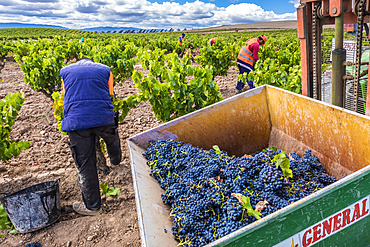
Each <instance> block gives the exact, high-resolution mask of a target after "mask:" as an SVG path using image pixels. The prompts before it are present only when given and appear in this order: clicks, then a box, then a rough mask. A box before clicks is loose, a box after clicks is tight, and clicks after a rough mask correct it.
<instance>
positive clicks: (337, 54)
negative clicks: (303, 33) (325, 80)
mask: <svg viewBox="0 0 370 247" xmlns="http://www.w3.org/2000/svg"><path fill="white" fill-rule="evenodd" d="M344 61H346V50H345V49H343V14H341V15H339V16H338V17H335V50H334V51H333V61H332V68H333V69H332V78H333V79H332V104H333V105H336V106H340V107H344V99H345V95H344V93H345V88H344V86H345V85H344V80H343V76H344V75H345V67H344V66H343V62H344Z"/></svg>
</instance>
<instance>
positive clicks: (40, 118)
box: [0, 61, 238, 247]
mask: <svg viewBox="0 0 370 247" xmlns="http://www.w3.org/2000/svg"><path fill="white" fill-rule="evenodd" d="M136 69H137V70H143V69H142V67H141V66H140V65H138V66H137V67H136ZM144 72H146V71H144ZM23 75H24V74H23V72H22V70H21V69H20V67H19V65H18V64H17V63H15V62H11V61H9V62H7V63H6V65H5V67H4V69H3V70H2V72H1V73H0V77H1V78H2V79H3V80H4V82H0V89H1V91H0V99H3V98H4V97H5V96H6V94H8V93H9V92H19V91H23V92H24V94H25V96H26V101H25V103H24V105H23V107H22V109H21V111H20V112H19V116H18V118H17V119H16V122H15V125H14V126H13V131H12V133H11V138H12V139H13V140H27V141H30V142H32V145H31V147H30V148H29V149H28V150H25V151H23V153H21V154H20V155H19V156H18V157H16V158H13V159H12V160H11V161H9V162H7V163H0V192H7V193H12V192H16V191H18V190H20V189H22V188H26V187H28V186H31V185H34V184H37V183H41V182H45V181H51V180H56V179H57V178H60V198H61V207H62V215H61V218H60V220H59V221H57V222H56V223H54V224H53V225H51V226H49V227H46V228H44V229H41V230H38V231H35V232H32V233H25V234H21V233H18V234H10V235H7V236H5V237H3V238H0V246H25V245H26V244H27V243H30V242H34V241H37V242H39V243H40V244H41V246H43V247H51V246H63V247H74V246H97V247H98V246H101V247H106V246H110V247H115V246H140V236H139V228H138V221H137V213H136V205H135V194H134V189H133V183H132V177H131V169H130V157H129V153H128V149H127V145H126V141H125V139H126V138H129V137H131V136H133V135H135V134H138V133H140V132H142V131H145V130H148V129H150V128H153V127H156V126H158V125H159V124H161V122H160V121H159V120H157V119H156V117H155V116H154V113H153V111H152V108H151V106H150V104H149V103H141V104H140V105H139V107H138V108H136V109H133V110H131V111H130V113H129V115H128V116H127V117H126V119H125V120H124V122H123V123H122V124H120V126H119V135H120V138H121V145H122V152H123V159H122V163H121V164H122V165H121V166H119V167H117V168H113V169H112V171H111V172H110V173H109V174H108V175H102V174H100V175H99V179H100V181H101V182H102V183H104V182H108V183H109V185H110V186H114V187H118V188H120V189H121V194H120V195H119V196H117V197H108V198H105V196H103V197H102V199H103V200H102V209H103V212H102V214H101V215H99V216H79V215H76V214H75V213H74V212H73V209H72V204H73V202H74V201H81V200H82V199H81V194H80V189H79V187H78V184H77V182H76V177H77V169H76V167H75V165H74V162H73V159H72V156H71V152H70V150H69V147H68V137H67V136H64V135H62V133H60V132H59V131H58V128H57V124H56V120H55V118H54V116H53V111H52V100H51V99H50V98H48V97H46V96H45V95H44V94H42V93H40V92H35V91H32V90H31V89H30V87H29V86H28V85H26V84H24V81H23ZM237 76H238V69H237V68H236V67H232V68H230V70H229V71H228V75H227V76H226V77H216V78H215V81H216V82H218V84H219V86H220V91H221V93H222V95H223V97H224V98H228V97H230V96H233V95H234V93H235V86H236V81H237ZM115 92H116V94H117V96H118V97H120V98H124V97H127V96H128V95H130V94H135V93H137V89H136V88H135V87H134V82H133V81H132V79H129V80H127V81H125V83H124V84H123V86H122V87H120V86H119V85H117V86H115Z"/></svg>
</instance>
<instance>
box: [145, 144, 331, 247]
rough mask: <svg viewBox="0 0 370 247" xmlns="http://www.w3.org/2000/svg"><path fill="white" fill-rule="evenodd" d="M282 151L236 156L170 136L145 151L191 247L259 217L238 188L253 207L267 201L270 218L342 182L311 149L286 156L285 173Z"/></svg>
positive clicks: (179, 234) (178, 234) (180, 234)
mask: <svg viewBox="0 0 370 247" xmlns="http://www.w3.org/2000/svg"><path fill="white" fill-rule="evenodd" d="M281 152H282V151H281V150H276V149H275V148H271V149H267V150H263V151H261V152H256V153H253V154H252V155H249V156H246V157H235V156H228V154H227V153H226V152H224V151H220V152H217V151H215V150H213V149H212V150H203V149H201V148H198V147H193V146H192V145H190V144H184V143H182V142H178V141H174V140H172V139H169V140H160V141H156V142H154V141H150V142H149V147H148V149H147V151H146V152H145V153H144V154H143V155H144V157H145V158H146V159H147V160H148V162H147V164H148V165H149V166H150V167H151V172H150V174H151V175H152V176H153V177H154V178H155V179H156V180H157V181H158V182H159V183H160V186H161V188H162V189H164V190H165V193H164V194H162V200H163V202H164V203H166V204H169V205H170V206H171V216H173V219H174V225H173V227H172V231H173V235H174V236H175V239H176V240H178V241H179V242H180V244H181V245H183V246H189V247H190V246H203V245H206V244H208V243H210V242H213V241H214V240H216V239H218V238H221V237H223V236H225V235H227V234H229V233H231V232H233V231H235V230H238V229H240V228H241V227H243V226H246V225H248V224H250V223H252V222H254V221H256V220H257V219H256V218H255V217H252V216H248V214H247V212H246V209H245V208H244V207H243V206H242V205H241V203H240V201H238V199H237V198H235V197H234V196H232V195H231V194H232V193H240V194H242V195H244V196H248V197H249V198H250V204H251V206H252V208H253V209H255V208H256V205H257V203H258V202H261V201H267V203H268V204H266V205H265V207H264V208H263V209H262V210H261V211H260V212H261V214H262V215H261V217H264V216H266V215H269V214H271V213H273V212H275V211H277V210H279V209H281V208H283V207H286V206H288V205H289V204H291V203H293V202H295V201H298V200H300V199H301V198H303V197H305V196H308V195H309V194H311V193H313V192H315V191H317V190H319V189H321V188H324V187H325V186H327V185H329V184H331V183H333V182H335V181H337V179H335V178H334V177H332V176H329V175H328V174H326V172H325V171H324V170H323V166H322V165H321V164H320V163H319V160H318V159H317V158H316V157H313V156H312V155H311V150H309V149H308V150H307V151H306V152H305V154H304V157H303V158H301V157H300V156H299V155H297V154H296V153H291V154H289V156H286V155H285V157H286V158H288V157H289V160H290V169H291V170H292V172H293V177H285V176H283V172H282V170H281V168H280V167H277V166H276V164H275V163H276V162H274V161H273V159H274V157H275V156H276V155H278V154H280V153H281Z"/></svg>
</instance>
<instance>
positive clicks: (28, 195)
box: [0, 178, 60, 233]
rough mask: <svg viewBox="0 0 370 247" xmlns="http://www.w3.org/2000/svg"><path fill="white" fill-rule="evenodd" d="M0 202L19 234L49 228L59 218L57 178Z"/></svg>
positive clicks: (9, 196) (18, 192) (2, 199)
mask: <svg viewBox="0 0 370 247" xmlns="http://www.w3.org/2000/svg"><path fill="white" fill-rule="evenodd" d="M0 202H1V204H3V206H4V209H5V210H6V212H7V214H8V216H9V219H10V220H11V221H12V223H13V225H14V227H15V229H16V230H17V231H18V232H20V233H26V232H32V231H36V230H38V229H41V228H44V227H46V226H49V225H51V224H53V223H54V222H56V221H57V220H58V219H59V217H60V194H59V178H58V179H57V180H56V181H48V182H44V183H40V184H36V185H33V186H31V187H28V188H25V189H22V190H20V191H17V192H15V193H13V194H10V195H7V196H5V197H3V198H1V199H0Z"/></svg>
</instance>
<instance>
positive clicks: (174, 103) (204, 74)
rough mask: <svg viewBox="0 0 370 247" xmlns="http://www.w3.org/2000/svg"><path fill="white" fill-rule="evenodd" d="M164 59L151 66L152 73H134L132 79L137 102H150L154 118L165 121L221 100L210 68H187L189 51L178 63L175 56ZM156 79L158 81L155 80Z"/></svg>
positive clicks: (189, 57)
mask: <svg viewBox="0 0 370 247" xmlns="http://www.w3.org/2000/svg"><path fill="white" fill-rule="evenodd" d="M160 55H161V54H158V56H160ZM165 59H166V65H164V64H161V63H155V64H154V65H153V67H152V68H151V71H153V73H152V72H150V73H149V74H148V75H147V76H145V77H144V76H143V73H142V72H141V71H140V72H138V71H134V73H133V76H132V78H133V80H134V82H135V86H136V87H137V88H138V89H140V90H141V91H140V93H139V95H140V96H141V99H142V100H143V101H149V102H150V104H151V105H152V109H153V111H154V113H155V115H156V117H157V118H158V119H160V120H162V121H163V122H167V121H169V120H172V119H174V118H176V117H178V116H183V115H185V114H187V113H190V112H193V111H195V110H198V109H201V108H202V107H205V106H208V105H210V104H213V103H215V102H218V101H220V100H222V96H221V93H220V92H219V90H218V84H217V83H215V82H214V81H213V74H212V69H211V68H209V67H206V68H200V67H197V66H191V56H190V52H189V51H188V52H187V53H186V54H185V56H184V57H183V59H182V60H181V59H180V58H179V57H178V55H177V54H176V53H171V54H168V55H166V56H165ZM154 60H155V61H157V60H158V59H156V58H155V59H154ZM159 71H160V72H161V73H160V74H158V73H157V72H159ZM158 76H160V77H161V78H162V79H163V81H162V82H160V81H158V80H157V77H158ZM190 78H192V79H190Z"/></svg>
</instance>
